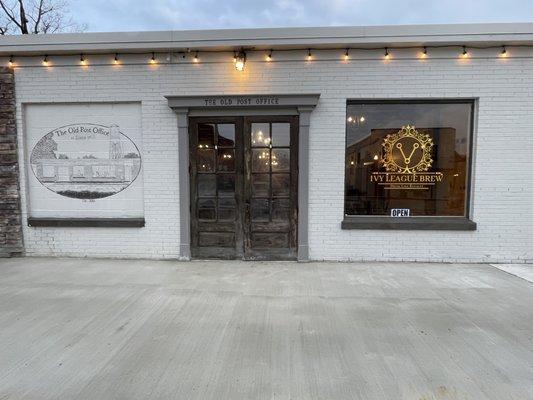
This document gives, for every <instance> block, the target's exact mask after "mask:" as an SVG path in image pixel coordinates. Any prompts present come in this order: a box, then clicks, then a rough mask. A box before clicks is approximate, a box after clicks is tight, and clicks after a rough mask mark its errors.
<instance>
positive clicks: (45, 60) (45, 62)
mask: <svg viewBox="0 0 533 400" xmlns="http://www.w3.org/2000/svg"><path fill="white" fill-rule="evenodd" d="M48 64H49V61H48V55H47V54H45V55H44V58H43V65H44V66H45V67H47V66H48Z"/></svg>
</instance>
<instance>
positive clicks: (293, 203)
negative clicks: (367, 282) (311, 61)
mask: <svg viewBox="0 0 533 400" xmlns="http://www.w3.org/2000/svg"><path fill="white" fill-rule="evenodd" d="M189 126H190V128H189V131H190V132H189V133H190V178H191V179H190V181H191V253H192V256H193V257H195V258H224V259H231V258H241V259H250V260H254V259H262V260H267V259H295V258H296V257H297V221H298V209H297V203H298V198H297V194H298V117H292V116H288V117H287V116H269V117H267V116H258V117H228V118H226V117H213V118H191V119H190V122H189Z"/></svg>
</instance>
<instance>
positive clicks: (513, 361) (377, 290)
mask: <svg viewBox="0 0 533 400" xmlns="http://www.w3.org/2000/svg"><path fill="white" fill-rule="evenodd" d="M0 399H1V400H7V399H39V400H41V399H91V400H92V399H98V400H100V399H128V400H133V399H187V400H189V399H202V400H203V399H217V400H220V399H268V400H271V399H293V400H295V399H301V400H311V399H321V400H323V399H332V400H340V399H362V400H372V399H393V400H397V399H409V400H411V399H415V400H430V399H439V400H440V399H446V400H449V399H462V400H464V399H474V400H478V399H495V400H505V399H520V400H524V399H533V283H531V282H529V281H527V280H525V279H521V278H519V277H517V276H514V275H512V274H510V273H508V272H504V271H502V270H499V269H497V268H495V267H493V266H490V265H466V264H424V263H419V264H414V263H307V264H297V263H290V262H283V263H268V262H256V263H245V262H189V263H187V262H182V263H180V262H172V261H146V260H135V261H127V260H94V259H53V258H19V259H0Z"/></svg>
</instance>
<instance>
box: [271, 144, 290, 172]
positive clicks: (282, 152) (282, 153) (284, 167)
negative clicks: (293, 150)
mask: <svg viewBox="0 0 533 400" xmlns="http://www.w3.org/2000/svg"><path fill="white" fill-rule="evenodd" d="M289 170H290V150H289V149H272V171H276V172H279V171H287V172H288V171H289Z"/></svg>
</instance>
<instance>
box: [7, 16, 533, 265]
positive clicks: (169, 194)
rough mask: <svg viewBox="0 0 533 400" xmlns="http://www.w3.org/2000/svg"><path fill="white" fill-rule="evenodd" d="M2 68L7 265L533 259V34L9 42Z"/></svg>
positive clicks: (206, 35) (278, 32)
mask: <svg viewBox="0 0 533 400" xmlns="http://www.w3.org/2000/svg"><path fill="white" fill-rule="evenodd" d="M234 58H235V59H234ZM0 63H2V65H4V67H3V69H2V73H1V76H2V80H1V83H2V88H1V92H2V94H1V95H0V99H2V101H3V102H4V103H5V105H4V103H2V105H1V107H2V117H1V118H2V119H1V120H2V126H1V127H0V134H1V136H3V138H2V140H1V143H2V147H1V148H0V150H1V152H2V159H1V160H2V171H3V177H2V179H3V182H6V186H5V188H4V189H2V192H0V193H2V197H3V198H2V202H3V204H4V205H5V206H4V207H3V209H2V216H1V219H2V226H1V229H2V232H1V233H0V235H1V236H0V238H1V239H2V240H3V243H4V248H5V249H8V248H9V251H8V250H5V251H4V255H9V254H25V255H28V256H75V257H85V256H91V257H124V258H130V257H131V258H162V259H190V258H202V259H203V258H237V259H252V260H255V259H268V260H270V259H274V260H275V259H299V260H302V261H305V260H339V261H344V260H365V261H390V260H394V261H396V260H398V261H399V260H405V261H407V260H409V261H443V262H531V261H532V260H533V216H532V214H531V212H530V209H531V208H532V206H533V161H532V157H531V154H533V96H532V93H533V25H532V24H491V25H457V26H416V27H373V28H368V27H367V28H348V27H347V28H317V29H299V28H298V29H257V30H228V31H203V32H146V33H116V34H115V33H114V34H99V33H95V34H66V35H43V36H29V37H5V38H0ZM10 82H12V84H11V83H10ZM10 96H12V97H13V99H12V100H10ZM9 101H11V103H10V104H11V105H9V104H7V103H8V102H9ZM10 117H11V118H10ZM10 121H11V122H10ZM10 141H11V142H10ZM15 144H16V146H15ZM8 175H9V176H8ZM8 182H9V185H10V186H9V187H8V186H7V183H8ZM8 243H9V246H8Z"/></svg>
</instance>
